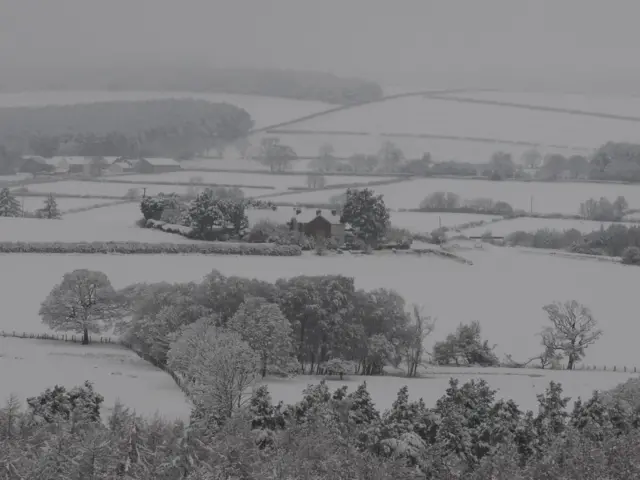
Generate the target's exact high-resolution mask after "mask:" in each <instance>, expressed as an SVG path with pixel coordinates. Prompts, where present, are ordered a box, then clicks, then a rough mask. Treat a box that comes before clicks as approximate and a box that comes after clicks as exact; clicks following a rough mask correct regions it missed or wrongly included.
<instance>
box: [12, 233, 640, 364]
mask: <svg viewBox="0 0 640 480" xmlns="http://www.w3.org/2000/svg"><path fill="white" fill-rule="evenodd" d="M2 230H3V231H4V228H3V229H2ZM176 238H177V237H176ZM458 253H459V254H460V255H462V256H463V257H465V258H468V259H470V260H472V261H473V263H474V265H463V264H459V263H457V262H453V261H451V260H445V259H442V258H439V257H432V256H422V257H416V256H413V255H406V256H405V255H393V254H384V255H374V256H362V257H359V256H350V255H339V256H328V257H321V258H320V257H317V256H315V255H311V254H309V255H304V256H302V257H282V258H280V257H242V256H238V257H235V256H216V257H208V256H196V255H191V256H173V255H171V256H169V255H167V256H146V255H139V256H137V255H110V256H105V255H102V256H101V255H27V254H24V255H22V254H11V255H2V256H0V272H2V274H1V275H0V305H3V306H4V308H5V311H6V312H10V314H7V315H5V316H3V318H2V319H0V329H5V330H17V331H28V332H30V331H34V332H44V331H46V328H45V327H44V326H42V325H41V324H40V319H39V317H38V308H39V302H41V301H42V300H43V299H44V298H45V297H46V296H47V294H48V293H49V291H50V290H51V288H52V287H53V285H54V284H56V283H57V282H59V281H60V278H61V277H62V275H63V274H64V273H65V272H68V271H71V270H74V269H76V268H88V269H95V270H101V271H103V272H105V273H106V274H107V275H108V276H109V278H110V279H111V281H112V282H113V284H114V285H115V286H116V287H124V286H125V285H128V284H130V283H133V282H138V281H156V282H157V281H170V282H180V281H192V280H199V279H201V278H202V277H203V276H204V275H206V274H207V273H209V272H210V271H211V270H212V269H218V270H220V271H221V272H222V273H224V274H228V275H242V276H247V277H253V278H259V279H264V280H269V281H273V280H276V279H278V278H281V277H291V276H294V275H303V274H304V275H323V274H343V275H349V276H354V277H355V279H356V286H357V287H358V288H366V289H372V288H379V287H384V288H392V289H396V290H397V291H398V292H399V293H401V294H402V295H403V296H404V297H405V299H406V300H407V302H408V304H409V305H411V304H412V303H418V304H421V305H424V307H425V312H426V313H427V314H429V315H432V316H434V317H437V319H438V323H437V327H436V331H435V332H434V334H433V336H432V338H431V342H432V341H434V340H440V339H443V338H444V337H445V336H446V335H447V334H448V333H450V332H451V331H453V330H454V329H455V328H456V327H457V325H458V324H459V323H460V322H471V321H473V320H478V321H480V323H481V324H482V328H483V335H484V336H485V337H486V338H487V339H488V340H489V342H490V343H492V344H493V343H495V344H498V347H497V352H498V353H499V354H500V355H502V354H503V353H512V354H513V355H514V357H515V358H516V359H517V360H521V359H526V358H529V357H531V356H533V355H535V354H537V353H539V351H540V339H539V337H538V336H537V334H538V333H539V332H540V330H541V329H542V328H543V327H544V326H546V324H547V319H546V315H545V314H544V312H543V310H542V307H543V306H544V305H545V304H547V303H550V302H553V301H554V300H560V301H564V300H571V299H575V300H577V301H579V302H581V303H584V304H585V305H587V306H588V307H590V308H591V309H592V311H593V313H594V316H595V317H596V318H597V320H598V321H599V323H600V326H601V328H602V329H603V330H604V336H603V337H602V338H601V339H600V340H599V341H598V342H597V343H596V344H595V345H593V346H592V347H590V348H589V349H588V351H587V357H586V363H588V364H597V365H605V364H606V365H607V366H610V367H611V366H613V365H618V366H619V367H622V366H624V365H627V366H628V367H631V366H634V365H636V366H638V367H640V359H639V358H638V356H637V354H636V352H637V348H636V338H637V335H638V334H639V333H640V329H639V328H637V326H636V325H637V322H636V321H635V320H634V319H633V312H635V310H636V300H635V299H636V285H637V276H638V270H637V269H636V268H633V267H626V266H623V265H620V264H614V263H608V262H597V261H593V260H575V259H569V258H561V257H554V256H550V255H533V254H527V253H522V252H520V251H519V250H517V249H505V248H500V247H495V248H492V247H491V246H485V249H484V250H475V249H470V250H465V251H460V252H458ZM612 286H615V288H612ZM25 292H28V294H26V293H25Z"/></svg>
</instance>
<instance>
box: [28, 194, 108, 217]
mask: <svg viewBox="0 0 640 480" xmlns="http://www.w3.org/2000/svg"><path fill="white" fill-rule="evenodd" d="M16 198H17V199H18V201H19V202H20V204H21V205H22V209H23V210H25V211H27V212H34V211H36V210H37V209H39V208H42V206H43V205H44V202H45V200H46V197H21V196H20V195H17V196H16ZM56 203H57V204H58V210H60V212H61V213H63V214H64V213H65V212H66V211H68V210H73V209H76V208H85V207H91V206H94V205H103V204H108V203H110V201H109V200H105V199H99V198H56Z"/></svg>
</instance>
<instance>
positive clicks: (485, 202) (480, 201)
mask: <svg viewBox="0 0 640 480" xmlns="http://www.w3.org/2000/svg"><path fill="white" fill-rule="evenodd" d="M419 210H421V211H426V212H457V213H482V214H492V215H504V216H509V215H513V214H514V213H515V211H514V209H513V207H512V206H511V205H509V204H508V203H507V202H503V201H495V200H493V199H491V198H474V199H470V200H463V199H461V198H460V195H458V194H456V193H453V192H433V193H431V194H429V195H428V196H427V197H425V199H424V200H422V202H420V206H419Z"/></svg>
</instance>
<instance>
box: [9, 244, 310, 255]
mask: <svg viewBox="0 0 640 480" xmlns="http://www.w3.org/2000/svg"><path fill="white" fill-rule="evenodd" d="M0 253H86V254H96V253H104V254H108V253H119V254H128V255H140V254H203V255H268V256H276V257H277V256H281V257H293V256H297V255H301V253H302V250H301V249H300V247H298V246H296V245H270V244H255V243H253V244H250V243H142V242H69V243H63V242H0Z"/></svg>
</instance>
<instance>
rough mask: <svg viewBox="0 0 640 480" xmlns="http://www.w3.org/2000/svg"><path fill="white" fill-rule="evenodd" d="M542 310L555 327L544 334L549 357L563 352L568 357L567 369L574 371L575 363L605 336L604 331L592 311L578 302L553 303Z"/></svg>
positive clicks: (544, 342) (546, 351)
mask: <svg viewBox="0 0 640 480" xmlns="http://www.w3.org/2000/svg"><path fill="white" fill-rule="evenodd" d="M542 309H543V310H544V311H545V312H547V315H548V316H549V320H550V321H551V323H552V324H553V326H552V327H547V328H546V329H545V330H544V331H543V332H542V345H543V346H544V347H545V353H546V355H547V356H550V354H551V352H554V353H555V352H561V353H562V355H563V356H567V358H568V363H567V369H568V370H573V368H574V366H575V363H576V362H577V361H578V360H580V359H581V358H583V357H584V351H585V349H586V348H587V347H588V346H589V345H592V344H593V343H595V342H596V340H598V339H599V338H600V337H601V336H602V330H600V329H598V328H596V327H597V322H596V320H595V318H593V315H592V314H591V311H590V310H589V309H588V308H587V307H585V306H584V305H581V304H580V303H578V302H576V301H575V300H571V301H567V302H564V303H560V302H554V303H552V304H549V305H545V306H544V307H542Z"/></svg>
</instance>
